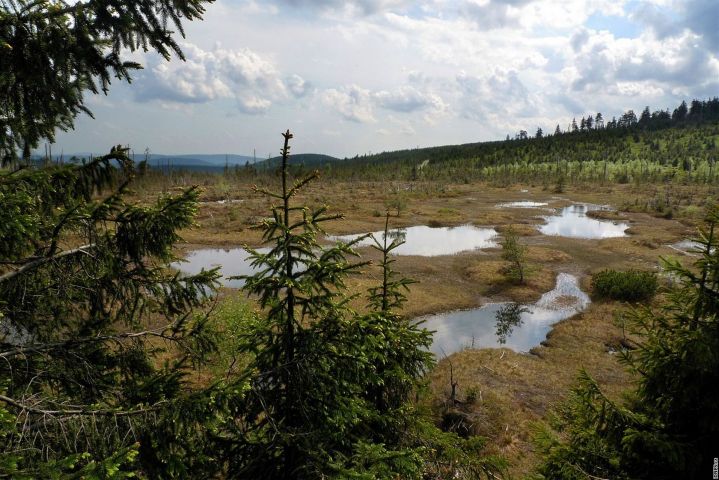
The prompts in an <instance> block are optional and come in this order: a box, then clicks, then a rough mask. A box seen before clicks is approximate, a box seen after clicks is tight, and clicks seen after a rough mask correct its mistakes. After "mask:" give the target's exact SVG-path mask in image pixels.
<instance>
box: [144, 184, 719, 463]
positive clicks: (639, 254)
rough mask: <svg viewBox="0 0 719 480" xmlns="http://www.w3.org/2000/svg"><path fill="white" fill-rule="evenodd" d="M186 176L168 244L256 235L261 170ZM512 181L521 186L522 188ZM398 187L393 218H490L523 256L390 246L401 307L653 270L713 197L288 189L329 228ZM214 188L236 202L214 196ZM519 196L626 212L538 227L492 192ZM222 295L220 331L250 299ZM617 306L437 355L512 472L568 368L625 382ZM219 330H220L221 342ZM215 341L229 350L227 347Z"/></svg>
mask: <svg viewBox="0 0 719 480" xmlns="http://www.w3.org/2000/svg"><path fill="white" fill-rule="evenodd" d="M197 179H199V180H200V183H201V185H202V187H203V188H204V192H203V194H202V199H201V200H202V201H203V203H202V204H201V205H200V207H199V216H198V225H197V226H196V227H195V228H192V229H188V230H186V231H184V232H182V235H183V237H184V238H185V241H186V243H184V244H180V245H178V250H179V251H180V253H182V251H183V250H190V249H195V248H200V247H205V246H213V247H216V246H225V247H230V246H237V245H241V244H244V243H246V244H249V245H252V246H258V245H259V243H260V241H261V238H260V236H259V232H258V231H256V230H254V229H252V228H251V225H252V224H253V223H255V222H256V221H257V220H258V219H261V218H262V217H263V216H265V215H267V212H268V211H269V207H270V204H269V203H268V201H267V200H266V199H265V198H264V197H261V196H260V195H259V194H257V193H255V192H254V191H253V190H252V188H251V183H260V184H261V183H263V182H265V181H271V180H273V179H271V178H270V179H263V178H253V179H246V180H242V179H239V180H236V181H225V182H224V183H219V184H218V177H213V176H202V177H197ZM145 180H146V182H147V185H146V186H145V187H144V188H142V189H140V188H138V190H137V191H138V194H137V201H138V202H142V201H146V200H147V199H150V198H153V197H154V196H155V195H156V193H157V192H160V191H163V190H164V191H172V190H173V189H174V188H178V187H180V186H181V185H180V184H161V180H163V179H155V182H156V183H155V184H153V183H152V182H151V181H150V180H151V179H145ZM191 180H193V179H192V178H189V179H188V178H183V179H182V181H183V182H184V183H185V184H191V183H192V182H191ZM524 189H526V190H528V191H527V192H522V190H524ZM398 191H402V192H403V194H402V195H403V198H404V199H405V200H406V209H405V210H402V212H401V215H400V216H399V217H392V219H391V224H392V226H393V227H407V226H412V225H431V226H446V225H458V224H463V223H471V224H474V225H478V226H493V227H495V228H496V229H497V231H499V232H500V233H501V232H502V231H504V229H505V228H506V227H507V226H509V225H514V230H515V232H516V233H517V234H518V235H519V236H521V242H522V243H523V244H524V245H527V261H528V263H529V264H530V265H531V267H532V274H531V275H530V276H529V277H528V279H527V283H526V284H525V285H514V284H511V283H509V282H507V281H506V280H505V278H504V275H502V273H501V268H502V267H503V266H504V264H505V262H504V261H503V260H502V259H501V249H499V248H496V249H489V250H479V251H472V252H464V253H461V254H458V255H453V256H442V257H418V256H417V257H407V256H401V257H397V258H396V260H397V262H396V263H395V264H394V268H395V269H396V270H398V271H400V272H401V273H402V274H404V275H405V276H407V277H410V278H413V279H415V280H418V281H419V283H418V284H415V285H413V286H412V288H411V291H410V292H409V295H408V302H407V304H406V308H405V314H406V315H407V316H409V317H415V316H419V315H424V314H430V313H437V312H442V311H448V310H454V309H459V308H472V307H477V306H480V305H482V304H483V303H485V302H487V301H490V300H511V301H519V302H532V301H535V300H536V299H538V298H539V297H540V296H541V294H542V293H544V292H546V291H548V290H551V289H552V288H553V286H554V282H555V278H556V274H557V273H558V272H568V273H572V274H575V275H578V276H579V277H580V279H581V284H582V288H583V289H584V290H585V291H589V290H590V275H591V274H592V273H595V272H598V271H600V270H603V269H615V270H629V269H637V270H645V271H657V270H658V264H659V257H660V256H670V255H672V256H677V253H676V252H675V251H674V250H671V249H670V248H668V247H667V245H668V244H671V243H673V242H676V241H678V240H682V239H684V238H687V237H689V236H691V234H693V232H694V227H695V225H696V224H697V223H698V222H699V221H700V220H701V217H702V212H703V209H704V206H705V204H706V202H707V199H711V198H719V191H718V190H717V188H715V187H710V186H703V187H700V186H684V185H672V186H654V185H642V186H637V185H635V184H625V185H616V184H613V185H601V184H594V185H583V184H582V185H576V184H567V185H565V189H564V192H563V193H562V194H561V195H557V194H554V193H552V192H551V188H550V189H543V186H542V185H541V184H536V185H531V184H530V185H513V186H509V187H502V188H499V187H494V186H492V185H489V184H484V183H469V184H447V183H434V182H430V181H419V182H362V181H358V182H352V183H343V182H335V181H332V182H329V181H320V182H317V183H316V184H313V185H311V186H310V187H309V188H308V189H307V190H305V191H303V192H302V195H301V197H300V199H299V200H300V201H303V202H307V204H313V205H316V204H318V203H322V202H325V201H327V202H329V203H330V204H331V205H330V206H331V207H332V208H330V211H334V212H336V211H341V212H343V213H344V214H345V215H346V216H345V218H344V219H342V220H340V221H337V222H333V223H331V224H329V225H328V228H329V229H330V232H329V233H332V234H350V233H360V232H370V231H378V230H381V229H382V227H383V221H384V219H383V215H384V211H385V210H386V204H387V202H388V201H390V200H391V199H392V198H394V197H395V196H396V192H398ZM223 198H229V199H235V200H242V202H241V203H237V202H236V203H230V202H225V203H218V202H217V200H220V199H223ZM660 199H661V201H659V200H660ZM667 199H668V200H667ZM519 200H533V201H544V202H549V206H550V207H551V208H560V207H563V206H566V205H568V204H570V203H571V202H572V201H580V202H590V203H598V204H605V203H608V201H609V203H611V204H612V205H613V206H615V207H618V208H619V210H620V211H619V212H618V213H613V212H596V213H593V215H596V216H600V217H601V218H603V219H607V220H621V221H623V222H628V223H629V224H630V225H631V228H630V230H629V231H630V232H631V235H629V236H627V237H621V238H612V239H605V240H577V239H567V238H562V237H547V236H543V235H539V234H538V232H537V226H538V225H540V224H541V223H542V222H543V220H542V219H541V218H540V217H541V216H542V215H547V214H548V213H547V212H546V211H544V210H541V209H505V208H497V207H496V204H498V203H503V202H511V201H519ZM659 207H661V208H659ZM667 209H671V211H672V212H673V215H672V218H662V217H665V216H666V214H665V213H664V212H666V210H667ZM378 212H379V213H380V214H379V215H377V213H378ZM393 213H394V212H393ZM359 252H360V254H361V256H362V259H368V260H372V261H375V262H376V261H377V260H378V258H377V256H376V254H375V253H374V252H372V251H371V250H370V249H360V251H359ZM682 260H685V259H683V258H682ZM375 270H376V269H368V270H367V271H366V273H365V274H363V275H360V276H357V277H353V278H352V279H351V280H350V282H349V287H350V290H351V291H353V292H364V291H365V290H366V288H367V287H369V286H370V285H373V284H376V283H377V282H378V280H379V278H378V272H377V271H375ZM225 295H226V296H227V297H228V298H230V300H226V301H227V302H228V303H227V304H226V306H225V303H224V302H225V301H223V303H222V304H221V308H220V309H219V310H218V315H219V316H218V319H219V322H220V323H221V324H222V323H224V324H226V325H227V328H228V329H229V330H228V331H230V332H231V331H232V329H233V328H234V327H233V325H234V324H233V322H235V319H233V317H232V315H233V314H232V313H231V312H232V311H234V310H236V309H239V311H241V312H245V313H243V315H244V314H246V313H247V310H246V309H247V308H251V307H248V306H247V304H246V303H244V301H241V300H232V298H235V297H234V295H235V294H234V293H231V292H229V291H228V292H226V293H225ZM235 302H239V303H235ZM365 303H366V302H365V300H364V299H361V298H359V299H356V300H355V302H354V303H353V307H356V308H358V309H359V308H362V307H363V306H364V305H365ZM225 308H227V310H225ZM621 308H623V307H622V306H620V305H619V304H618V303H616V302H612V301H610V302H603V303H595V304H592V305H590V307H589V308H588V309H587V310H585V311H584V312H583V313H581V314H580V315H577V316H575V317H573V318H571V319H568V320H565V321H563V322H560V323H558V324H557V325H556V326H555V327H554V328H553V329H552V331H551V332H550V334H549V335H548V338H547V340H546V341H545V342H544V344H543V345H542V346H539V347H536V348H535V349H533V350H532V353H531V354H519V353H516V352H513V351H511V350H508V349H484V350H469V349H468V350H464V351H462V352H459V353H456V354H454V355H452V356H451V358H450V359H449V361H451V363H452V365H453V370H454V372H453V374H454V377H455V379H456V380H457V381H458V382H459V398H460V399H466V397H467V396H468V395H469V396H471V397H474V401H473V402H472V403H471V404H468V405H465V406H464V407H463V408H465V409H467V410H468V411H469V413H470V415H471V418H472V419H474V420H473V421H474V422H475V428H476V430H477V432H479V433H481V434H484V435H486V436H488V437H489V445H490V448H491V449H492V450H493V451H495V452H498V453H502V454H503V455H505V456H506V457H507V458H508V460H509V461H510V472H511V473H512V475H513V476H515V477H521V476H523V475H525V474H528V473H529V472H530V471H531V469H532V467H533V465H535V464H536V463H537V458H536V457H535V456H534V455H535V454H534V450H533V447H532V442H531V424H532V422H534V421H536V420H538V419H542V418H543V416H544V415H545V414H546V413H547V411H548V410H549V409H550V408H551V407H552V406H554V405H556V404H557V402H560V401H561V400H562V399H563V398H564V396H565V395H566V393H567V392H568V389H569V387H570V385H571V384H572V383H573V381H574V379H575V378H576V375H577V372H578V370H579V368H580V367H584V368H586V369H587V371H588V372H589V373H590V374H592V375H593V376H594V377H595V378H596V379H597V380H598V382H599V383H600V385H601V386H602V387H603V388H604V389H605V390H606V391H607V393H608V394H609V395H610V396H612V397H613V398H617V399H619V398H620V393H621V391H622V390H624V389H626V388H627V387H628V386H629V385H631V382H632V378H630V377H629V375H628V374H627V373H626V372H625V371H624V369H623V367H622V366H621V365H619V363H618V362H617V359H616V356H615V355H613V354H612V353H611V352H612V351H613V350H614V349H615V348H616V346H617V345H619V344H621V341H622V331H621V328H619V327H617V326H616V325H614V318H615V316H616V315H618V314H619V312H620V311H621ZM228 312H230V313H228ZM231 339H232V334H230V335H229V336H228V339H227V341H229V342H231ZM225 347H227V348H225ZM222 348H223V350H225V351H231V346H229V347H228V346H227V345H226V346H223V347H222ZM225 355H227V354H225ZM233 360H234V359H233V358H232V357H231V356H224V357H222V356H221V357H218V359H217V365H216V368H217V369H218V371H220V370H221V369H227V368H228V366H229V365H230V364H231V363H232V361H233ZM449 361H448V360H446V359H445V360H442V361H440V362H439V364H438V365H437V367H436V368H435V369H434V370H433V371H432V372H431V373H430V375H429V381H430V392H431V397H430V399H429V403H430V404H432V405H433V406H435V407H437V408H438V407H439V406H440V405H441V404H442V402H443V401H444V400H445V398H446V395H447V394H448V390H449Z"/></svg>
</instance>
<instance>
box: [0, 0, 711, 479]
mask: <svg viewBox="0 0 719 480" xmlns="http://www.w3.org/2000/svg"><path fill="white" fill-rule="evenodd" d="M0 5H1V8H0V91H1V94H0V109H1V110H0V126H1V127H2V132H1V134H0V155H1V156H0V158H1V162H2V166H1V167H0V478H8V479H42V478H47V479H58V480H59V479H66V480H69V479H124V478H148V479H154V478H157V479H166V478H167V479H210V478H219V479H225V478H227V479H230V478H232V479H286V478H298V479H315V478H318V479H319V478H338V479H340V478H342V479H345V478H346V479H350V478H351V479H405V478H407V479H450V478H452V479H480V478H481V479H497V478H529V479H644V478H646V479H649V478H651V479H676V478H687V479H690V478H709V471H710V469H711V468H712V462H715V461H716V457H717V456H719V449H717V443H718V442H717V440H716V439H717V438H719V437H718V435H719V411H718V409H719V405H718V404H717V401H716V399H717V396H716V390H717V387H716V386H717V385H719V256H718V253H717V252H719V249H718V248H717V247H718V246H719V239H717V235H719V231H717V229H718V228H719V207H718V206H717V205H716V203H715V202H716V200H717V199H718V198H719V197H718V196H719V190H717V187H716V185H717V179H716V176H717V172H716V171H715V170H716V161H717V160H718V159H719V155H718V153H719V99H718V98H717V97H713V98H709V99H694V100H687V101H684V102H682V103H681V104H680V105H678V106H676V107H675V108H673V109H667V110H661V109H660V110H655V111H652V110H650V108H649V107H646V108H643V110H641V113H640V114H639V115H637V114H636V113H634V111H633V110H629V111H626V112H624V113H621V114H616V113H609V112H603V113H599V112H596V113H591V114H585V115H586V116H582V117H580V120H579V122H577V119H576V118H574V119H570V120H569V121H568V122H566V123H567V125H566V126H563V125H557V126H556V129H555V130H554V131H552V132H545V131H542V129H541V128H537V129H536V133H534V134H532V133H528V131H529V132H532V131H534V128H533V127H532V128H531V129H529V130H520V131H519V132H517V133H514V132H513V133H511V134H509V135H507V137H506V139H505V140H502V141H492V142H480V143H469V144H463V145H448V146H438V147H430V148H416V149H411V150H398V151H391V152H383V153H379V154H373V155H361V156H360V155H358V156H355V157H353V158H345V159H343V160H339V159H333V158H331V157H327V156H298V157H297V160H295V158H294V157H293V155H292V147H293V142H294V141H295V140H296V139H295V138H294V134H293V131H292V126H291V125H289V126H288V127H290V129H289V130H285V131H284V132H283V133H282V134H281V136H280V135H277V140H278V142H277V147H281V150H280V155H279V156H278V157H276V158H272V159H269V160H268V161H266V162H257V163H254V164H250V163H247V164H246V165H244V166H235V167H229V166H226V167H225V169H224V171H222V172H216V173H211V172H202V171H192V170H189V169H183V168H176V169H171V170H162V169H157V168H152V167H151V165H150V164H148V161H147V159H146V158H145V159H144V160H143V159H142V158H137V157H136V156H135V155H133V152H132V150H131V149H130V148H129V147H127V146H124V145H123V144H119V145H108V148H107V152H108V153H107V154H104V155H99V156H87V158H81V159H80V158H76V159H72V161H69V160H68V161H65V159H63V161H57V159H55V158H53V157H52V156H42V155H38V154H37V153H36V152H37V151H38V148H40V147H41V146H42V145H43V144H45V143H46V142H53V141H54V140H55V139H56V135H57V134H58V132H60V131H67V130H72V129H73V128H74V127H75V122H76V120H77V119H78V118H79V117H80V116H84V117H85V116H92V112H91V110H90V108H89V106H88V102H87V99H88V98H90V97H91V96H92V95H95V94H102V93H107V92H109V91H110V90H111V89H112V88H114V87H115V85H116V84H121V83H129V82H130V80H131V79H133V78H134V77H135V76H136V75H137V74H138V72H139V70H140V69H141V68H142V65H140V64H139V63H137V62H135V61H134V60H130V59H131V58H135V57H133V56H132V55H131V54H132V53H133V52H140V51H152V52H155V53H157V54H159V55H160V56H161V57H164V58H165V59H167V60H170V58H171V57H179V60H178V58H173V59H172V60H171V61H172V62H175V61H181V60H182V59H184V58H185V57H184V55H185V54H184V52H183V43H182V39H183V37H184V35H185V29H186V28H188V26H189V25H191V24H193V23H196V22H200V21H201V20H202V18H203V15H205V10H206V9H210V8H213V6H212V5H211V1H208V0H141V1H133V2H121V1H118V0H104V1H97V0H86V1H80V2H46V1H26V0H7V1H6V0H2V1H1V2H0ZM129 88H133V85H130V87H129ZM687 102H688V103H687ZM638 111H639V110H638ZM278 133H279V132H278ZM121 141H122V142H131V141H132V139H124V138H123V139H121ZM530 195H532V197H531V199H530V200H531V201H529V200H527V198H529V197H528V196H530ZM575 199H577V200H575ZM507 202H508V203H507ZM523 203H525V204H526V203H529V204H533V203H536V205H529V206H530V207H531V208H534V207H536V206H538V207H540V208H544V207H547V206H548V205H551V206H552V207H554V210H552V208H549V209H548V210H547V209H546V208H544V209H543V210H536V211H535V210H530V211H528V210H523V208H525V207H526V205H522V204H523ZM577 205H584V206H585V207H584V208H585V209H586V210H587V211H586V212H584V211H583V210H582V211H581V213H580V214H578V215H579V216H580V217H581V218H582V219H584V220H586V221H589V222H597V224H601V225H609V224H611V225H613V226H615V227H617V226H621V227H622V231H621V232H620V234H617V235H614V236H612V238H610V236H609V235H604V234H602V235H604V236H600V237H596V238H595V239H590V238H592V237H582V236H581V233H580V235H579V237H577V236H576V235H575V234H574V233H571V234H569V235H567V236H563V235H564V234H562V233H559V234H555V233H551V232H550V233H547V231H545V230H544V228H545V222H547V223H549V222H551V220H552V218H553V215H554V213H552V211H555V212H556V211H559V212H561V211H563V209H564V210H567V209H569V210H571V209H572V208H575V209H576V208H577ZM587 205H589V207H586V206H587ZM594 205H599V206H598V207H596V208H595V207H594ZM489 226H491V230H492V232H493V233H491V238H490V240H489V241H488V243H487V244H486V245H485V244H482V245H481V246H475V247H472V248H470V249H467V250H463V249H458V250H457V252H459V253H457V254H456V255H444V256H443V254H439V255H438V256H433V255H434V254H431V255H430V254H425V253H423V252H422V251H420V252H419V253H417V252H413V253H405V250H404V249H407V248H410V247H412V245H413V244H412V242H413V241H414V239H413V238H412V235H413V233H412V232H413V230H412V229H413V228H417V227H420V228H426V229H427V230H437V229H446V230H444V231H445V232H448V231H451V230H452V229H461V228H475V227H476V228H480V227H481V228H480V229H482V228H485V229H490V227H489ZM587 228H588V227H587ZM617 228H618V227H617ZM358 232H362V233H359V234H357V233H358ZM365 232H367V233H365ZM369 232H374V233H369ZM540 233H541V234H540ZM428 235H429V234H428ZM443 235H444V236H443V237H442V238H441V240H435V241H434V242H435V244H450V243H451V242H452V239H451V238H450V234H449V233H444V234H443ZM572 235H574V238H581V240H578V241H579V242H580V243H573V242H576V240H570V239H568V238H569V237H572ZM545 236H546V238H548V239H550V240H546V241H545V240H544V238H545ZM614 237H616V238H614ZM679 240H682V241H683V242H684V243H682V242H680V241H679ZM688 241H690V242H691V244H690V245H689V244H686V242H688ZM581 242H585V243H581ZM188 245H189V246H188ZM687 245H688V246H687ZM201 247H204V248H214V249H215V255H220V254H221V251H222V250H224V251H225V252H229V251H230V250H231V249H233V248H236V249H237V250H239V247H242V252H244V253H243V254H242V255H243V257H242V260H241V262H240V261H239V260H237V262H240V263H242V265H244V266H245V267H244V268H245V269H244V270H238V271H237V272H233V273H230V274H228V273H226V272H225V271H224V267H225V266H226V265H219V262H218V261H213V262H210V263H208V264H207V265H203V266H202V267H203V268H200V269H198V270H197V271H193V272H189V271H187V270H186V269H185V267H183V263H182V260H183V259H188V260H189V259H190V258H191V257H192V255H193V252H194V251H195V250H200V249H201ZM232 251H234V250H232ZM567 272H569V273H567ZM567 275H569V277H571V278H573V279H575V280H574V281H575V284H571V282H570V284H569V285H570V286H571V285H574V287H575V290H572V289H571V288H569V289H567V288H568V287H566V286H565V287H563V288H564V289H561V288H560V279H562V278H569V277H568V276H567ZM563 276H564V277H563ZM229 282H235V283H229ZM555 285H556V286H555ZM553 286H554V289H553V288H552V287H553ZM584 291H586V292H588V293H587V294H585V293H584ZM547 292H549V293H552V292H555V293H556V292H559V293H558V294H557V295H555V296H554V297H551V296H549V297H548V296H547V295H548V293H547ZM577 292H579V293H577ZM575 297H576V298H579V299H580V300H581V301H582V302H584V303H582V304H581V307H576V309H574V308H575V307H574V306H572V305H573V304H572V305H570V307H567V305H566V304H564V303H562V302H564V301H569V300H571V301H574V300H573V298H575ZM567 298H569V300H567ZM485 304H489V305H499V306H500V307H498V310H497V312H496V315H494V314H493V316H492V317H491V319H490V322H489V323H490V330H491V334H492V335H491V337H492V338H494V334H495V330H496V336H497V337H499V340H498V343H497V344H496V345H495V344H490V345H485V344H483V343H481V342H483V341H485V339H484V337H481V336H480V335H479V334H476V333H474V331H473V333H472V334H471V335H469V336H466V337H465V338H464V340H463V342H464V343H462V344H461V345H460V347H459V348H455V349H453V350H452V351H449V350H446V351H445V350H444V347H442V350H441V351H440V350H438V349H437V347H435V345H436V343H435V342H438V341H439V340H438V338H444V337H443V336H444V335H447V332H448V331H449V332H450V333H452V332H454V333H455V334H456V335H459V333H456V331H455V330H453V328H454V327H452V326H451V324H449V323H448V324H447V325H449V327H446V328H447V329H448V330H446V331H445V330H442V328H444V327H442V325H444V324H442V323H432V322H433V321H434V319H435V316H437V315H442V314H446V313H447V312H450V313H451V312H455V313H456V312H460V313H461V312H471V311H474V310H472V309H478V310H480V309H482V308H484V305H485ZM568 308H569V310H567V309H568ZM572 309H574V310H572ZM557 311H559V312H560V313H561V312H565V311H570V313H569V314H567V315H565V316H564V317H561V318H559V319H558V320H557V323H554V322H552V324H551V325H549V324H548V326H547V331H546V332H543V333H542V334H541V336H540V338H538V339H537V341H536V342H535V343H534V344H532V345H530V346H528V347H526V348H525V347H521V348H520V347H514V346H513V344H512V343H511V337H512V333H513V331H516V332H519V331H523V330H522V328H523V327H525V326H526V325H527V324H530V323H531V321H532V320H531V319H532V318H535V317H532V315H533V314H535V313H536V312H540V313H541V312H545V313H546V312H549V313H548V315H552V314H553V312H557ZM495 322H496V324H495ZM552 325H553V326H552ZM441 327H442V328H441ZM487 347H491V348H487Z"/></svg>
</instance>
